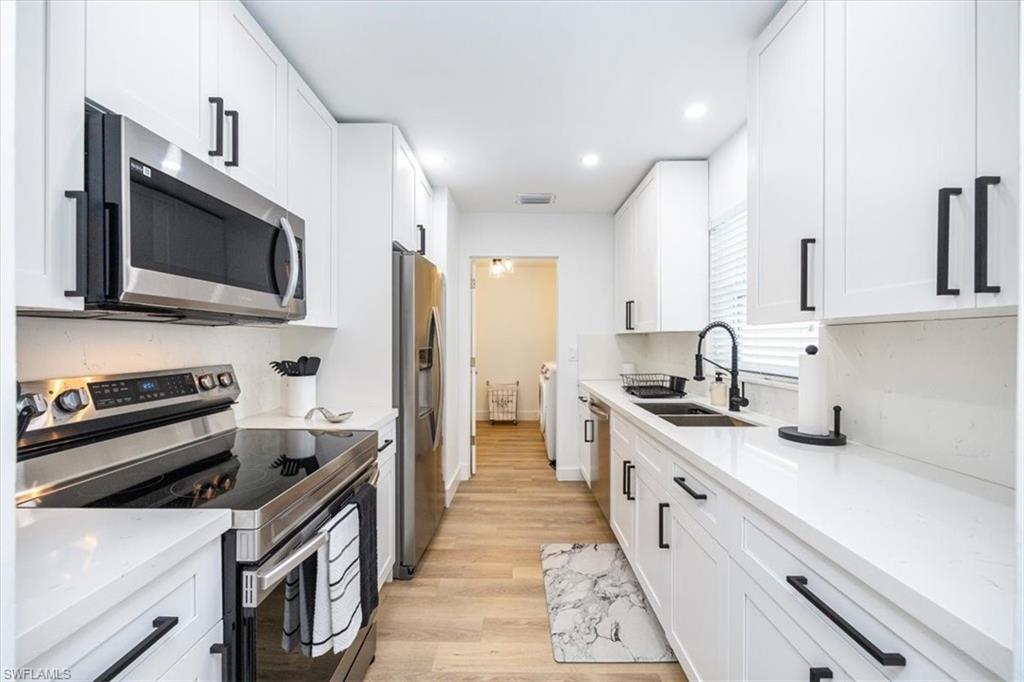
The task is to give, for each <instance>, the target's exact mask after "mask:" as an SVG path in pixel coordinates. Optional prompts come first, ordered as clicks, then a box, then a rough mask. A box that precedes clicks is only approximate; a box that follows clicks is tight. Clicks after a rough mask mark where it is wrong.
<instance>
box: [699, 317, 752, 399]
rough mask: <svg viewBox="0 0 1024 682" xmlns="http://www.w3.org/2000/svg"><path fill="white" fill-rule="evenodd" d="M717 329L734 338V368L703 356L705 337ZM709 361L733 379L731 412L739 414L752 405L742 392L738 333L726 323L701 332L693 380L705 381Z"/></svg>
mask: <svg viewBox="0 0 1024 682" xmlns="http://www.w3.org/2000/svg"><path fill="white" fill-rule="evenodd" d="M715 327H721V328H722V329H724V330H725V331H727V332H729V336H730V337H731V338H732V368H731V369H730V368H728V367H722V365H720V364H718V363H717V362H715V361H714V360H712V359H710V358H705V357H704V356H703V355H701V352H700V349H701V347H702V346H703V345H704V337H705V336H707V334H708V332H709V331H711V330H712V329H714V328H715ZM705 360H707V361H708V362H710V363H711V364H712V365H714V366H715V367H718V368H719V369H724V370H725V371H726V372H728V373H729V375H730V376H731V377H732V381H731V383H730V384H729V411H730V412H739V411H740V408H741V407H746V406H747V405H749V404H750V401H749V400H747V397H746V396H744V395H743V394H742V393H741V392H740V367H739V365H740V347H739V344H738V343H737V342H736V332H735V331H733V328H732V327H730V326H729V325H727V324H726V323H725V322H712V323H710V324H709V325H708V326H706V327H704V329H702V330H701V332H700V334H699V335H698V337H697V355H696V356H695V357H694V368H693V380H694V381H704V361H705Z"/></svg>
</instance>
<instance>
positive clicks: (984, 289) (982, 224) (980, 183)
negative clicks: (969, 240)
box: [974, 175, 1000, 294]
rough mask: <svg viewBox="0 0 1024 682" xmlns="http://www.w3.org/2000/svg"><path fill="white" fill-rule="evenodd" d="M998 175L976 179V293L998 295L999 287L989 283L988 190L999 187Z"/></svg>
mask: <svg viewBox="0 0 1024 682" xmlns="http://www.w3.org/2000/svg"><path fill="white" fill-rule="evenodd" d="M999 182H1000V178H999V176H998V175H983V176H981V177H980V178H975V179H974V291H975V292H976V293H979V294H998V293H999V286H998V285H995V284H989V283H988V188H989V185H998V184H999Z"/></svg>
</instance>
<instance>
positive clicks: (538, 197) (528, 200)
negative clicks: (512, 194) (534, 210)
mask: <svg viewBox="0 0 1024 682" xmlns="http://www.w3.org/2000/svg"><path fill="white" fill-rule="evenodd" d="M554 201H555V195H554V194H551V193H550V192H532V193H531V192H524V193H522V194H520V195H519V196H517V197H516V203H517V204H522V205H524V206H546V205H547V204H551V203H554Z"/></svg>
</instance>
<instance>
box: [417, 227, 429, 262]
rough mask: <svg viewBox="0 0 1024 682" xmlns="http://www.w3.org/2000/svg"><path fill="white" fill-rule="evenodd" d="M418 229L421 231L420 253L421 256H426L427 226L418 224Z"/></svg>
mask: <svg viewBox="0 0 1024 682" xmlns="http://www.w3.org/2000/svg"><path fill="white" fill-rule="evenodd" d="M416 229H417V230H419V233H420V255H421V256H426V255H427V228H425V227H423V226H422V225H417V226H416Z"/></svg>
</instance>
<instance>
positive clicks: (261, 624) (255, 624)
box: [239, 464, 377, 682]
mask: <svg viewBox="0 0 1024 682" xmlns="http://www.w3.org/2000/svg"><path fill="white" fill-rule="evenodd" d="M376 478H377V466H376V464H371V465H369V466H368V467H367V468H366V469H365V470H364V471H363V473H361V474H360V475H359V476H358V477H357V478H356V480H355V481H354V482H353V483H352V484H351V485H349V486H346V488H345V490H344V491H342V492H341V493H340V494H339V495H337V496H336V497H335V498H334V499H333V500H332V501H331V502H330V504H328V505H327V507H325V508H324V510H323V511H322V512H320V513H319V514H317V515H316V516H315V517H314V518H313V519H311V520H310V521H309V523H307V524H306V525H305V526H304V527H303V529H302V530H301V531H299V533H297V534H296V535H295V536H294V537H292V538H291V539H290V540H288V541H287V542H285V543H283V544H282V545H281V546H280V547H279V548H278V549H276V550H275V551H274V552H273V553H272V554H271V555H270V556H269V557H267V558H266V559H265V560H263V561H262V562H261V563H260V564H259V565H249V566H243V567H242V571H241V578H242V579H241V595H240V596H241V601H242V608H241V611H240V613H241V618H240V623H239V635H240V657H239V658H240V659H241V660H240V663H241V671H242V675H241V679H242V680H244V682H280V681H281V680H285V679H287V680H289V681H290V682H304V681H306V680H309V681H310V682H314V681H316V682H326V681H327V680H331V681H334V680H339V681H340V680H359V679H362V674H363V673H365V669H366V668H367V667H368V666H369V664H370V661H371V660H372V658H373V655H374V649H375V644H376V636H375V630H374V620H373V615H374V614H371V618H370V621H369V623H368V624H367V625H366V626H365V627H363V628H362V629H361V630H360V631H359V634H358V635H357V636H356V639H355V641H354V642H353V643H352V645H351V646H350V647H349V648H348V649H346V650H345V651H343V652H341V653H338V654H335V653H334V652H331V651H329V652H327V653H325V654H323V655H322V656H317V657H316V658H310V657H308V656H305V655H303V654H302V652H301V646H300V647H297V648H296V649H295V650H293V651H290V652H289V651H286V650H285V648H284V647H283V646H282V635H283V633H284V614H285V599H286V597H285V590H286V588H285V583H286V582H287V576H288V574H289V573H291V572H292V570H293V569H295V568H298V567H299V566H301V565H302V564H303V563H304V562H306V561H316V553H317V550H319V549H320V547H322V546H323V545H324V544H326V542H327V535H326V533H325V532H323V531H321V530H320V527H321V526H323V524H324V523H326V522H327V520H328V519H329V518H330V517H331V516H333V515H334V514H336V513H337V512H338V511H339V510H340V509H341V508H342V507H344V506H345V505H346V504H348V503H349V502H350V501H351V499H352V496H353V493H354V492H355V491H356V490H357V489H358V488H359V487H360V486H362V485H376ZM288 591H289V592H292V590H291V589H289V590H288Z"/></svg>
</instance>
